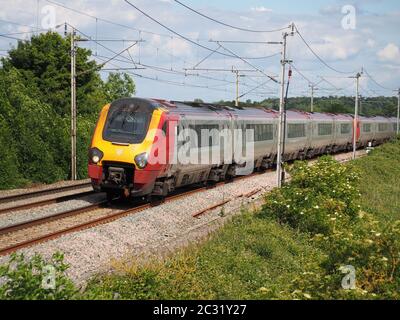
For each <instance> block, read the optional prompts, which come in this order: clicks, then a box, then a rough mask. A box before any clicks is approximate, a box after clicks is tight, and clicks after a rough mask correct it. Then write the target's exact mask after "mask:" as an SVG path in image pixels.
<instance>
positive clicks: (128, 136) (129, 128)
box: [103, 106, 151, 143]
mask: <svg viewBox="0 0 400 320" xmlns="http://www.w3.org/2000/svg"><path fill="white" fill-rule="evenodd" d="M150 118H151V114H150V113H145V112H137V108H135V107H132V106H123V107H117V106H112V107H111V108H110V110H109V113H108V116H107V120H106V124H105V125H104V130H103V138H104V140H107V141H112V142H122V143H140V142H142V141H143V140H144V138H145V136H146V133H147V129H148V126H149V123H150Z"/></svg>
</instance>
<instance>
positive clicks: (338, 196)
mask: <svg viewBox="0 0 400 320" xmlns="http://www.w3.org/2000/svg"><path fill="white" fill-rule="evenodd" d="M366 161H368V159H367V160H366ZM289 172H290V174H291V181H290V182H289V183H288V184H286V185H285V186H283V187H282V188H281V189H275V190H274V191H273V192H272V193H270V194H268V195H266V197H265V204H264V206H263V208H262V210H261V212H260V213H259V216H260V217H262V218H267V217H270V218H274V219H277V220H278V222H280V223H281V224H282V223H285V224H288V225H289V226H291V227H292V228H296V229H297V230H299V231H301V232H307V233H310V235H311V237H310V240H311V242H312V244H313V245H314V246H316V247H318V248H320V249H322V250H323V252H324V253H325V257H324V259H322V260H321V261H320V263H319V266H318V267H317V268H316V267H315V266H304V268H305V270H309V271H306V272H304V273H302V274H301V275H299V276H297V277H296V278H295V279H294V281H293V291H292V292H291V294H290V295H291V296H292V297H293V298H304V297H305V296H306V297H311V298H319V299H327V298H330V299H332V298H338V299H341V298H362V299H365V298H381V299H382V298H389V299H398V298H399V297H400V294H399V288H400V270H399V265H400V220H396V221H394V223H393V222H392V221H389V222H387V221H386V220H378V219H376V217H374V216H373V215H372V214H369V213H366V212H363V211H361V210H360V205H359V198H360V192H359V186H360V181H359V174H358V172H357V171H356V169H355V167H354V165H352V164H346V165H343V164H339V163H337V162H336V161H334V160H333V159H332V158H330V157H324V158H321V159H320V160H318V162H317V163H316V164H315V165H314V166H308V165H307V164H306V163H304V162H297V163H295V165H294V166H293V167H292V168H291V169H289ZM349 265H350V266H351V267H353V268H354V270H355V279H356V287H355V290H343V288H342V286H341V283H342V279H343V277H344V274H343V273H342V270H343V267H345V266H349Z"/></svg>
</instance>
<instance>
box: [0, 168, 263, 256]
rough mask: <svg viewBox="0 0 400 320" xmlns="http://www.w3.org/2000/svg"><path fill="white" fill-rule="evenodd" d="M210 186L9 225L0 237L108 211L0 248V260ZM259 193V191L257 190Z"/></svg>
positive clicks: (102, 203) (88, 207) (71, 211)
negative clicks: (128, 204) (127, 204)
mask: <svg viewBox="0 0 400 320" xmlns="http://www.w3.org/2000/svg"><path fill="white" fill-rule="evenodd" d="M257 174H259V173H257V172H256V173H253V174H251V175H248V176H241V177H237V178H235V181H238V180H242V179H246V178H250V177H252V176H254V175H257ZM225 183H230V182H223V181H222V182H218V183H216V184H215V185H214V186H211V188H213V187H217V186H221V185H223V184H225ZM209 188H210V186H202V187H199V188H194V189H189V190H186V191H184V192H180V193H175V194H172V195H170V196H168V197H167V198H165V199H164V200H163V201H159V202H147V203H138V204H136V205H135V206H134V207H131V208H128V209H125V210H121V208H118V207H113V206H109V205H108V204H107V201H101V202H98V203H95V204H91V205H88V206H85V207H81V208H77V209H73V210H68V211H65V212H61V213H57V214H54V215H50V216H45V217H42V218H39V219H34V220H30V221H26V222H22V223H18V224H15V225H10V226H7V227H4V228H1V229H0V237H3V236H7V235H10V234H12V233H17V232H20V231H23V230H26V231H28V230H30V229H32V228H34V227H38V226H44V225H46V224H49V223H52V222H57V221H62V220H63V219H66V218H69V217H74V216H78V215H80V214H87V213H93V212H95V211H96V210H99V209H109V210H108V212H107V213H104V212H102V213H100V214H99V215H101V216H100V217H98V218H94V219H89V220H88V221H85V222H82V223H78V224H74V225H71V226H68V227H64V228H59V229H57V230H55V231H52V232H48V233H45V234H42V235H38V236H34V237H32V238H31V239H28V240H23V239H22V241H16V243H14V244H11V245H6V246H1V245H0V256H4V255H7V254H10V253H13V252H15V251H17V250H19V249H23V248H27V247H30V246H33V245H36V244H39V243H43V242H46V241H49V240H52V239H56V238H59V237H61V236H63V235H65V234H68V233H72V232H76V231H81V230H84V229H89V228H93V227H95V226H97V225H101V224H106V223H109V222H112V221H115V220H117V219H120V218H122V217H125V216H128V215H133V214H136V213H139V212H141V211H143V210H146V209H149V208H151V207H152V206H155V205H159V204H161V203H164V202H170V201H174V200H176V199H180V198H183V197H187V196H190V195H191V194H194V193H199V192H203V191H204V190H207V189H209ZM257 191H259V190H257ZM254 193H256V192H255V191H254V190H253V191H252V192H250V193H248V194H243V195H240V196H239V197H246V196H247V197H249V196H250V195H253V194H254ZM231 200H233V199H227V200H225V201H224V203H223V204H225V203H228V202H229V201H231ZM223 204H220V203H218V204H216V205H214V206H213V207H209V208H207V209H205V210H204V211H203V212H201V213H199V214H197V215H194V216H193V217H194V218H195V217H199V216H200V215H202V214H204V213H206V212H208V211H210V210H212V209H213V208H216V207H219V206H221V205H223ZM0 243H1V239H0Z"/></svg>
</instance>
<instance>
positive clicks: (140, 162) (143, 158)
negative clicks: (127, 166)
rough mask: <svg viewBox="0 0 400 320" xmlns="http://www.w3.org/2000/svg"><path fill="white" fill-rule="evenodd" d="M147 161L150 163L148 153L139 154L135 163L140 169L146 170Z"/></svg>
mask: <svg viewBox="0 0 400 320" xmlns="http://www.w3.org/2000/svg"><path fill="white" fill-rule="evenodd" d="M147 161H148V154H147V153H146V152H145V153H141V154H138V155H137V156H136V157H135V163H136V165H137V166H138V168H139V169H144V168H145V167H146V166H147Z"/></svg>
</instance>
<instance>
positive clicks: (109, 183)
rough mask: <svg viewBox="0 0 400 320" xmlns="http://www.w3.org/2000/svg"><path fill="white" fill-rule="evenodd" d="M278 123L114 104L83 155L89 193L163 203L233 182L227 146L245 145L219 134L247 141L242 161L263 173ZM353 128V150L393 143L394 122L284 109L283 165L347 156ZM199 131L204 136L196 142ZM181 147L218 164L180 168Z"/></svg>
mask: <svg viewBox="0 0 400 320" xmlns="http://www.w3.org/2000/svg"><path fill="white" fill-rule="evenodd" d="M277 124H278V113H277V112H276V111H274V110H268V109H263V108H232V107H227V106H220V105H215V104H205V103H188V102H175V101H165V100H157V99H140V98H125V99H121V100H117V101H115V102H113V103H111V104H108V105H106V106H105V107H104V108H103V109H102V111H101V113H100V117H99V120H98V123H97V126H96V128H95V132H94V135H93V139H92V143H91V147H90V150H89V176H90V178H91V180H92V184H93V187H94V189H95V190H96V191H102V192H107V195H108V197H109V198H113V197H115V196H116V195H124V196H125V197H145V196H152V195H154V196H165V195H167V194H168V193H170V192H172V191H174V190H175V189H176V188H179V187H182V186H186V185H190V184H196V183H206V182H217V181H221V180H224V179H228V178H232V177H234V176H235V175H237V171H238V169H239V168H240V167H242V166H243V161H242V162H240V161H239V159H238V158H237V156H236V155H235V154H228V155H227V152H226V149H227V147H228V143H231V144H234V146H233V147H234V148H233V149H235V147H237V145H239V147H240V148H243V150H245V149H246V140H243V141H241V142H243V143H238V142H237V141H235V140H231V141H233V142H228V143H227V142H223V141H221V139H220V136H219V135H218V133H219V132H222V131H224V132H226V131H228V132H229V131H237V130H239V129H241V130H244V131H246V130H252V131H251V132H252V133H253V134H254V136H253V139H252V140H253V141H252V143H253V144H252V149H253V153H252V156H251V159H247V161H251V162H252V168H253V169H254V170H263V169H267V168H269V167H272V166H273V165H274V164H275V162H276V153H277V151H276V148H277ZM354 127H356V140H357V147H358V148H361V147H365V146H367V145H368V143H372V145H373V146H375V145H378V144H381V143H383V142H385V141H387V140H389V139H391V138H393V137H394V136H395V134H396V119H395V118H386V117H362V116H360V117H359V120H358V122H357V124H356V125H354V121H353V117H352V116H350V115H343V114H328V113H307V112H302V111H292V110H289V111H287V126H286V128H285V139H286V140H285V150H284V157H283V159H284V160H285V161H288V160H295V159H307V158H311V157H314V156H316V155H321V154H329V153H335V152H339V151H347V150H351V149H352V142H353V128H354ZM189 129H190V130H191V132H194V133H198V135H196V134H194V136H195V137H193V136H192V134H189V135H187V136H185V137H184V138H183V139H181V134H182V132H184V131H186V130H189ZM204 130H208V131H209V132H211V133H210V134H209V135H208V136H206V139H203V140H202V142H201V143H197V139H200V138H199V137H200V136H202V134H201V132H203V131H204ZM243 136H244V135H243ZM202 137H203V136H202ZM204 140H205V141H206V143H205V144H204ZM185 143H186V147H187V148H186V149H185V150H186V151H188V150H189V149H190V152H191V155H192V156H193V155H194V157H195V158H196V156H197V157H199V156H201V155H204V153H206V158H208V159H211V158H213V157H208V155H209V154H210V153H211V152H216V153H217V154H218V155H219V157H217V159H216V160H214V159H213V160H212V161H208V162H207V163H203V162H199V163H197V162H190V161H189V162H187V161H180V158H179V157H177V155H176V153H177V152H178V151H177V150H179V148H180V147H182V146H183V145H184V144H185ZM229 147H231V146H229ZM231 149H232V148H229V150H231ZM233 149H232V150H233ZM236 149H237V148H236ZM230 152H231V151H230ZM230 152H229V153H230ZM160 154H162V155H163V156H162V157H160ZM155 158H163V161H158V160H159V159H157V161H154V160H155ZM242 160H243V159H242Z"/></svg>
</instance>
